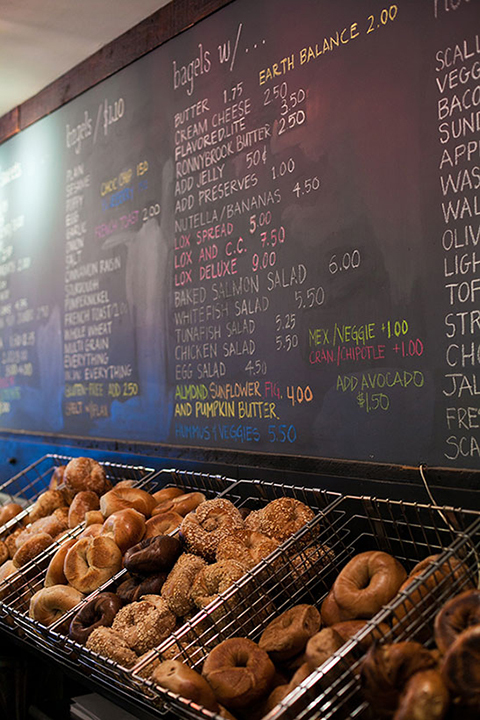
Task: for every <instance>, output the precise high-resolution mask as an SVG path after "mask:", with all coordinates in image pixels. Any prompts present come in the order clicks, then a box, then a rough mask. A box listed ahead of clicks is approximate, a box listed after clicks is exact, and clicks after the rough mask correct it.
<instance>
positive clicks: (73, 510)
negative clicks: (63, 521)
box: [68, 490, 100, 528]
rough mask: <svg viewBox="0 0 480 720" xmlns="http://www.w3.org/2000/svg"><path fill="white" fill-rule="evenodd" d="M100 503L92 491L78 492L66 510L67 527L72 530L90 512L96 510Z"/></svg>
mask: <svg viewBox="0 0 480 720" xmlns="http://www.w3.org/2000/svg"><path fill="white" fill-rule="evenodd" d="M99 507H100V501H99V499H98V495H97V493H95V492H93V490H80V492H78V493H77V494H76V495H75V497H74V498H73V500H72V504H71V505H70V508H69V510H68V527H69V528H74V527H76V526H77V525H79V524H80V523H82V522H83V521H84V520H85V515H86V513H87V512H89V511H90V510H98V509H99Z"/></svg>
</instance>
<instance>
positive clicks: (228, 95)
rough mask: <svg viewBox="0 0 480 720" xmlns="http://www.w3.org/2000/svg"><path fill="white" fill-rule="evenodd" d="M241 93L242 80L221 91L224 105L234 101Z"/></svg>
mask: <svg viewBox="0 0 480 720" xmlns="http://www.w3.org/2000/svg"><path fill="white" fill-rule="evenodd" d="M242 93H243V82H238V83H237V84H236V85H232V87H231V88H229V89H227V90H224V91H223V102H224V103H225V105H227V104H228V103H232V102H235V100H238V98H239V97H241V96H242Z"/></svg>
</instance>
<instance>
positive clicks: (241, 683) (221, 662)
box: [202, 637, 275, 711]
mask: <svg viewBox="0 0 480 720" xmlns="http://www.w3.org/2000/svg"><path fill="white" fill-rule="evenodd" d="M202 675H203V676H204V677H205V678H206V680H207V682H208V683H209V685H210V686H211V688H212V690H213V692H214V693H215V697H216V699H217V701H218V702H219V703H221V704H222V705H224V706H225V707H226V708H227V709H228V710H230V709H231V710H233V711H235V710H243V709H245V708H246V707H248V706H253V705H254V704H256V703H257V702H258V701H259V700H261V699H262V698H263V697H265V696H266V695H267V694H268V692H269V691H270V689H271V685H272V681H273V677H274V675H275V666H274V664H273V663H272V661H271V660H270V658H269V656H268V655H267V653H266V652H265V651H264V650H262V649H261V648H259V647H258V645H256V643H254V642H252V640H249V639H248V638H240V637H234V638H229V639H228V640H224V641H223V642H221V643H220V644H219V645H217V646H216V647H214V648H213V650H212V651H211V652H210V653H209V654H208V656H207V658H206V660H205V662H204V664H203V669H202Z"/></svg>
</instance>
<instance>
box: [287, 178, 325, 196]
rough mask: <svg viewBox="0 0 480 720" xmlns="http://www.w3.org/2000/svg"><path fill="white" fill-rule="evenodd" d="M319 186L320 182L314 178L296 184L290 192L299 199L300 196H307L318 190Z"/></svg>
mask: <svg viewBox="0 0 480 720" xmlns="http://www.w3.org/2000/svg"><path fill="white" fill-rule="evenodd" d="M320 184H321V183H320V180H319V179H318V177H316V176H315V177H313V178H307V179H306V180H303V181H302V182H297V184H296V185H295V187H294V188H293V190H292V192H293V193H294V195H296V196H297V198H300V197H302V195H309V194H310V193H311V192H316V191H317V190H320Z"/></svg>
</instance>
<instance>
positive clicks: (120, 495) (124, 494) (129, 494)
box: [100, 486, 155, 518]
mask: <svg viewBox="0 0 480 720" xmlns="http://www.w3.org/2000/svg"><path fill="white" fill-rule="evenodd" d="M154 507H155V500H154V498H153V497H152V496H151V495H150V493H148V492H146V490H141V489H140V488H132V487H124V486H120V487H114V488H112V490H109V491H108V492H106V493H105V494H104V495H102V497H101V498H100V511H101V513H102V514H103V515H104V516H105V517H106V518H108V517H109V516H110V515H113V513H115V512H118V511H119V510H126V509H127V508H133V509H134V510H137V511H138V512H140V513H142V515H144V516H145V517H146V518H148V517H150V515H151V512H152V510H153V508H154Z"/></svg>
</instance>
